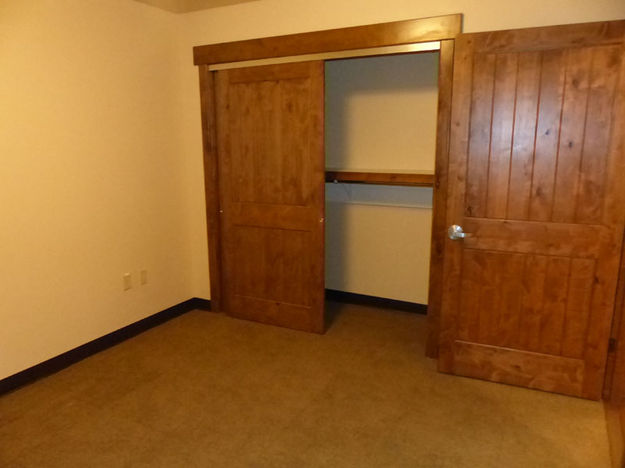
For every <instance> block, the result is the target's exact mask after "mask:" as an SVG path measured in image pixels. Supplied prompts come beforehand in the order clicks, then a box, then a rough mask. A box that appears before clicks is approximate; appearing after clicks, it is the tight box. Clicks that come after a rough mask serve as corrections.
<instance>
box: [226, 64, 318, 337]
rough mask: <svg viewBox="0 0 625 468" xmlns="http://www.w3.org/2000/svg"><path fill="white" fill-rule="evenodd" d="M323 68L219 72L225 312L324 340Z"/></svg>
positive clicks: (287, 66)
mask: <svg viewBox="0 0 625 468" xmlns="http://www.w3.org/2000/svg"><path fill="white" fill-rule="evenodd" d="M323 79H324V66H323V62H306V63H296V64H282V65H271V66H263V67H250V68H240V69H232V70H225V71H219V72H217V80H216V96H217V142H218V148H217V152H218V168H219V169H218V170H219V185H220V186H219V192H220V210H221V227H222V236H221V238H222V239H223V240H222V268H223V276H224V280H223V282H222V284H223V286H222V287H223V291H222V294H223V309H224V310H225V311H226V312H227V313H229V314H231V315H233V316H235V317H239V318H244V319H248V320H254V321H258V322H263V323H268V324H273V325H279V326H284V327H288V328H295V329H299V330H305V331H311V332H319V333H320V332H323V311H324V264H323V262H324V188H325V185H324V183H325V182H324V181H325V175H324V169H325V157H324V141H323V128H324V126H323V115H324V112H323V111H324V81H323Z"/></svg>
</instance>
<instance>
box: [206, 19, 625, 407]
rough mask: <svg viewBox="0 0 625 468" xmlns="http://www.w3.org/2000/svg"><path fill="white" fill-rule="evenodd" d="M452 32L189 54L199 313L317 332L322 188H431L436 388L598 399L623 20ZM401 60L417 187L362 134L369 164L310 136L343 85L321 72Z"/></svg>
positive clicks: (619, 127) (358, 194)
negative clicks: (196, 149)
mask: <svg viewBox="0 0 625 468" xmlns="http://www.w3.org/2000/svg"><path fill="white" fill-rule="evenodd" d="M460 28H461V16H460V15H449V16H442V17H435V18H426V19H419V20H409V21H401V22H396V23H384V24H377V25H369V26H358V27H352V28H344V29H337V30H329V31H319V32H312V33H303V34H295V35H291V36H282V37H273V38H264V39H254V40H249V41H239V42H233V43H226V44H214V45H206V46H200V47H196V48H195V49H194V60H195V64H196V65H198V66H199V72H200V89H201V99H202V106H201V107H202V123H203V124H202V127H203V137H204V138H203V141H204V157H205V180H206V204H207V218H208V226H209V230H208V241H209V253H210V259H209V263H210V277H211V301H212V304H213V306H214V308H215V309H216V310H223V311H225V312H227V313H229V314H231V315H233V316H235V317H240V318H246V319H250V320H256V321H260V322H264V323H269V324H274V325H280V326H286V327H290V328H296V329H301V330H306V331H314V332H323V330H324V321H323V311H324V310H323V304H324V287H325V278H324V271H325V270H326V269H327V268H326V265H325V264H324V263H325V257H324V237H325V236H324V234H325V231H326V224H327V221H328V220H327V219H326V216H327V215H326V209H325V203H324V201H325V200H324V198H325V197H326V182H330V183H331V184H332V183H333V182H334V181H336V182H337V183H336V184H332V185H330V186H329V188H328V194H327V198H328V202H329V203H338V202H341V201H343V202H345V201H347V202H354V201H356V202H362V205H363V206H368V207H373V206H377V207H379V208H382V207H381V206H379V205H383V204H384V202H385V200H386V201H387V202H388V200H391V199H392V200H393V201H392V202H391V203H387V204H394V205H396V206H395V208H398V205H401V204H402V201H401V200H402V196H403V195H402V193H403V192H402V190H404V189H406V190H415V189H424V187H425V190H427V187H428V186H430V185H431V190H432V195H431V198H432V231H431V232H432V235H431V253H430V268H429V287H428V288H427V289H428V291H427V296H428V299H427V302H428V322H429V325H430V326H429V340H428V345H427V354H428V355H429V356H437V355H438V357H439V361H438V367H439V370H440V371H443V372H448V373H452V374H458V375H464V376H469V377H477V378H482V379H488V380H492V381H496V382H504V383H510V384H515V385H522V386H527V387H531V388H537V389H542V390H548V391H555V392H560V393H566V394H570V395H576V396H582V397H586V398H595V399H596V398H599V397H600V395H601V391H602V387H603V377H604V375H605V365H606V362H607V355H608V351H607V350H608V340H609V338H610V333H611V324H612V317H613V314H614V307H615V296H616V293H617V292H618V294H619V297H622V296H623V293H622V286H621V289H618V290H617V277H618V270H619V261H620V258H621V252H622V240H623V226H624V223H625V209H623V207H624V206H625V184H622V182H621V181H620V178H621V177H622V174H623V168H625V150H624V148H625V142H624V141H623V138H624V135H623V134H624V132H623V128H625V94H624V93H625V91H624V84H623V81H624V80H625V78H624V77H625V59H624V57H623V56H624V53H623V48H624V38H625V21H613V22H603V23H589V24H582V25H567V26H553V27H543V28H529V29H522V30H514V31H497V32H487V33H473V34H459V33H460ZM435 51H437V52H435ZM410 53H420V54H434V53H435V54H438V96H437V109H438V110H437V114H436V144H435V160H434V167H433V173H432V167H431V166H430V167H426V166H418V165H415V166H410V167H408V166H406V167H392V165H391V164H396V165H397V166H401V163H400V162H394V163H391V164H389V165H387V164H385V162H386V160H387V158H385V157H384V156H383V153H384V152H385V151H390V152H393V149H392V148H391V149H390V150H389V149H380V150H379V151H377V152H376V149H375V147H374V148H369V147H371V146H374V145H375V142H376V138H375V135H371V136H372V137H373V140H372V141H371V142H369V143H368V144H367V146H368V148H366V150H367V151H368V150H370V149H372V154H373V156H372V157H371V159H368V160H367V159H366V158H367V157H368V156H367V155H365V153H364V152H363V151H360V152H355V153H353V154H352V153H350V151H345V148H341V145H342V144H343V145H344V146H345V144H347V143H349V139H347V140H344V141H341V140H340V139H338V140H336V141H335V140H334V138H335V135H333V134H332V131H333V130H334V129H336V128H340V127H341V126H345V125H349V123H345V122H341V121H339V122H335V123H334V124H333V125H332V126H331V129H328V127H327V126H326V122H327V121H328V120H327V118H326V117H327V114H326V111H327V107H326V105H325V104H326V103H325V93H324V88H325V87H326V85H327V83H326V81H327V80H328V79H329V78H331V75H332V74H333V73H334V72H337V73H338V74H339V75H340V73H343V72H341V71H340V70H339V71H337V69H333V66H332V63H331V62H329V61H334V60H347V59H349V60H365V59H361V58H357V59H356V58H354V57H374V56H387V55H389V56H391V57H380V58H379V60H383V59H387V58H388V59H390V60H395V59H396V60H400V59H401V55H399V54H410ZM393 56H396V57H393ZM407 57H410V56H407ZM423 57H425V55H423ZM367 60H378V58H374V59H367ZM335 63H338V62H335ZM346 63H347V62H346ZM354 63H358V62H352V64H354ZM363 63H364V62H363ZM326 65H327V67H326ZM397 78H399V77H397ZM349 81H350V84H352V85H353V84H357V80H356V79H355V78H354V77H352V78H350V80H349ZM329 91H330V92H332V88H329ZM366 113H367V112H366V111H363V114H361V116H362V117H371V116H367V115H366ZM334 117H337V116H336V115H333V116H332V118H334ZM338 117H339V118H340V116H338ZM428 118H431V119H433V118H434V116H428ZM381 125H382V123H381V122H380V126H381ZM374 130H377V128H374ZM371 133H374V132H373V130H371ZM410 136H413V137H414V136H415V135H410ZM378 139H379V137H378ZM328 143H329V145H328ZM390 143H391V144H401V141H400V139H399V138H398V139H397V141H391V142H390ZM349 144H352V143H349ZM406 144H407V145H409V146H411V147H414V146H415V145H418V143H416V142H415V141H412V142H408V143H406ZM352 145H353V144H352ZM348 146H349V145H348ZM326 148H327V149H329V153H328V159H329V160H330V161H329V162H330V164H336V165H337V166H339V167H335V168H329V169H330V170H326V169H328V168H326V154H325V153H326ZM426 152H427V151H426ZM430 152H431V150H430ZM376 154H378V157H375V156H376ZM380 154H381V155H382V156H380ZM341 158H343V159H341ZM350 158H356V159H350ZM358 158H364V159H363V160H361V161H357V159H358ZM335 161H336V162H335ZM354 161H356V164H352V163H353V162H354ZM397 161H401V158H400V159H398V160H397ZM382 169H385V170H382ZM389 169H392V170H394V172H391V173H389V172H388V170H389ZM354 182H360V183H361V184H358V185H356V184H353V185H352V183H354ZM348 183H349V184H350V185H348ZM376 184H379V185H380V186H384V185H393V184H396V185H397V187H395V189H394V190H395V191H394V192H393V191H392V190H390V189H379V188H375V185H376ZM335 185H336V186H335ZM349 187H351V189H350V188H349ZM376 190H377V192H375V191H376ZM380 190H385V192H384V193H383V192H381V191H380ZM374 192H375V193H374ZM341 197H343V198H341ZM416 198H418V197H412V198H410V197H409V199H410V200H412V201H411V202H412V203H414V200H415V199H416ZM422 201H423V200H422ZM366 203H368V205H365V204H366ZM413 208H414V207H413ZM328 214H329V216H330V217H331V218H332V219H335V218H337V219H340V216H334V214H336V213H334V214H333V212H332V210H331V209H328ZM408 231H410V229H408ZM330 237H331V236H330ZM415 237H416V236H415ZM332 242H333V241H329V242H328V244H331V243H332ZM331 247H332V248H334V247H336V246H331ZM339 247H340V246H339ZM329 263H330V261H328V264H329ZM331 267H332V268H335V267H336V265H331ZM328 271H330V272H331V270H328ZM328 279H329V281H338V280H337V279H336V278H332V277H329V278H328ZM342 286H343V287H345V285H342ZM348 287H351V286H348ZM358 287H360V286H358ZM424 295H425V292H422V297H423V296H424ZM619 314H620V311H619ZM619 317H620V315H618V316H617V319H618V318H619Z"/></svg>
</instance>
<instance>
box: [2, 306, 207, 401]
mask: <svg viewBox="0 0 625 468" xmlns="http://www.w3.org/2000/svg"><path fill="white" fill-rule="evenodd" d="M196 309H201V310H211V303H210V301H209V300H207V299H200V298H199V297H194V298H191V299H189V300H186V301H184V302H181V303H180V304H177V305H175V306H173V307H170V308H168V309H165V310H162V311H160V312H157V313H155V314H154V315H150V316H149V317H146V318H144V319H142V320H139V321H137V322H134V323H131V324H130V325H127V326H125V327H123V328H120V329H119V330H115V331H114V332H111V333H108V334H107V335H104V336H101V337H100V338H96V339H95V340H93V341H89V342H88V343H85V344H83V345H81V346H78V347H77V348H74V349H71V350H69V351H66V352H65V353H63V354H59V355H58V356H55V357H53V358H51V359H48V360H47V361H44V362H41V363H39V364H36V365H34V366H32V367H29V368H28V369H25V370H23V371H21V372H18V373H17V374H13V375H10V376H9V377H6V378H4V379H2V380H0V395H2V394H5V393H8V392H10V391H12V390H15V389H17V388H19V387H21V386H23V385H26V384H29V383H32V382H34V381H35V380H39V379H41V378H43V377H46V376H48V375H51V374H54V373H55V372H58V371H60V370H62V369H65V368H66V367H69V366H71V365H72V364H75V363H77V362H78V361H81V360H83V359H85V358H87V357H89V356H92V355H93V354H96V353H99V352H100V351H104V350H105V349H108V348H110V347H112V346H115V345H116V344H119V343H121V342H122V341H125V340H127V339H129V338H132V337H133V336H136V335H138V334H139V333H142V332H144V331H146V330H149V329H150V328H153V327H156V326H157V325H161V324H162V323H165V322H167V321H168V320H171V319H173V318H175V317H178V316H180V315H182V314H185V313H187V312H190V311H191V310H196Z"/></svg>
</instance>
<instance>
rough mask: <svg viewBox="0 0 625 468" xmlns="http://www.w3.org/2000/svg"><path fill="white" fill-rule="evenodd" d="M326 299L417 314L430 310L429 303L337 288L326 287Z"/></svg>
mask: <svg viewBox="0 0 625 468" xmlns="http://www.w3.org/2000/svg"><path fill="white" fill-rule="evenodd" d="M326 299H328V300H330V301H336V302H345V303H348V304H359V305H367V306H373V307H384V308H387V309H395V310H402V311H404V312H415V313H417V314H427V311H428V306H427V305H425V304H419V303H417V302H407V301H398V300H397V299H387V298H385V297H377V296H368V295H366V294H356V293H351V292H345V291H337V290H336V289H326Z"/></svg>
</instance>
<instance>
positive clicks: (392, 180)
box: [325, 170, 434, 187]
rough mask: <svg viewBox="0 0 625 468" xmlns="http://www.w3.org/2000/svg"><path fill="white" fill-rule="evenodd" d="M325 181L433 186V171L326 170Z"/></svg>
mask: <svg viewBox="0 0 625 468" xmlns="http://www.w3.org/2000/svg"><path fill="white" fill-rule="evenodd" d="M325 179H326V182H341V183H351V184H374V185H410V186H413V187H433V186H434V174H433V173H425V172H421V173H404V172H362V171H359V172H355V171H337V170H326V176H325Z"/></svg>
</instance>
